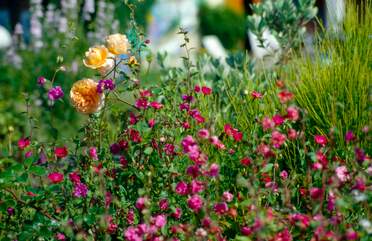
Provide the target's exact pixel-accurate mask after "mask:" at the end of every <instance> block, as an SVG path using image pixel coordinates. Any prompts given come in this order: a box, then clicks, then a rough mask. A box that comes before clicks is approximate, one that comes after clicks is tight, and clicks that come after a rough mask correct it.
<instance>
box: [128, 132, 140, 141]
mask: <svg viewBox="0 0 372 241" xmlns="http://www.w3.org/2000/svg"><path fill="white" fill-rule="evenodd" d="M129 137H130V139H131V141H133V142H136V143H140V142H141V141H142V137H141V135H140V133H139V131H137V130H134V129H129Z"/></svg>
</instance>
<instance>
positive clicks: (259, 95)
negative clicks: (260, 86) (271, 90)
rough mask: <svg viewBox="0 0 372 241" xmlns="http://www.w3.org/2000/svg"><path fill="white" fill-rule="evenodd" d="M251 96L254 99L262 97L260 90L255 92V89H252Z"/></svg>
mask: <svg viewBox="0 0 372 241" xmlns="http://www.w3.org/2000/svg"><path fill="white" fill-rule="evenodd" d="M251 96H252V98H253V99H254V100H255V99H261V98H262V94H261V93H260V92H257V91H253V92H252V93H251Z"/></svg>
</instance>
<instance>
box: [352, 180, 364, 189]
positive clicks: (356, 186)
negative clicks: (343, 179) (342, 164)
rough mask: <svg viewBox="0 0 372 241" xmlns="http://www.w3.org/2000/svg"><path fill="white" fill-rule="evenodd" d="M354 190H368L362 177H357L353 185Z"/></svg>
mask: <svg viewBox="0 0 372 241" xmlns="http://www.w3.org/2000/svg"><path fill="white" fill-rule="evenodd" d="M352 189H353V190H355V189H356V190H359V191H361V192H364V191H365V190H366V184H365V182H364V180H363V179H362V178H359V177H357V178H355V184H354V186H353V187H352Z"/></svg>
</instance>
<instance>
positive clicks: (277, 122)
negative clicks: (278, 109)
mask: <svg viewBox="0 0 372 241" xmlns="http://www.w3.org/2000/svg"><path fill="white" fill-rule="evenodd" d="M273 122H274V124H275V126H280V125H281V124H283V123H284V118H283V117H282V116H281V115H274V116H273Z"/></svg>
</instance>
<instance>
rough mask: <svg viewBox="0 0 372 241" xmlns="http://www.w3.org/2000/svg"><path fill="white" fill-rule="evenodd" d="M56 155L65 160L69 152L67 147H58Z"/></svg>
mask: <svg viewBox="0 0 372 241" xmlns="http://www.w3.org/2000/svg"><path fill="white" fill-rule="evenodd" d="M54 154H55V155H56V157H58V158H64V157H66V156H67V155H68V151H67V147H65V146H64V147H56V148H55V149H54Z"/></svg>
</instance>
